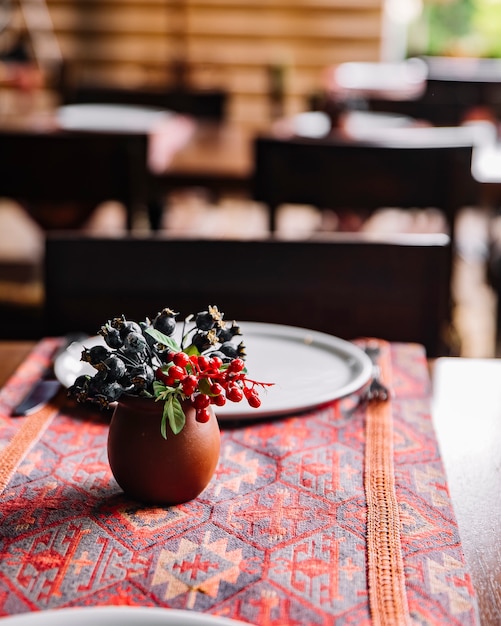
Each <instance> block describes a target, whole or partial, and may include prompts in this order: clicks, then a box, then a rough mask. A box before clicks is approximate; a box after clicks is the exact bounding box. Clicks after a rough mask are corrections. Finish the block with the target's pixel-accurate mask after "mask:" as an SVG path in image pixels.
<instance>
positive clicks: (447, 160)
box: [252, 128, 477, 245]
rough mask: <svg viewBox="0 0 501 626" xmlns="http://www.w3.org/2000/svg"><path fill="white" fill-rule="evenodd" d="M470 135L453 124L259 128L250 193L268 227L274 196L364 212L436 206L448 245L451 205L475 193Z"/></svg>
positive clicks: (273, 226) (279, 199) (277, 199)
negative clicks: (350, 130)
mask: <svg viewBox="0 0 501 626" xmlns="http://www.w3.org/2000/svg"><path fill="white" fill-rule="evenodd" d="M473 143H474V142H473V140H472V138H471V137H470V136H469V135H468V134H467V133H459V132H458V133H455V132H454V130H453V129H451V132H447V129H432V128H393V129H387V130H384V129H383V130H381V129H379V131H378V136H377V137H375V136H373V137H372V138H369V137H367V138H366V139H365V140H364V139H362V138H360V139H350V138H347V137H345V136H343V134H342V133H336V132H334V133H332V134H330V135H328V136H326V137H323V138H306V137H294V136H293V137H273V136H264V135H263V136H259V137H256V138H255V140H254V168H253V181H252V195H253V198H254V200H256V201H258V202H262V203H264V204H265V205H266V207H267V209H268V212H269V228H270V231H274V230H276V218H277V211H278V209H279V207H280V205H282V204H286V203H287V204H308V205H313V206H315V207H317V208H319V209H332V210H333V211H336V212H342V211H346V210H350V211H359V212H361V213H364V214H370V213H371V212H374V211H376V210H377V209H381V208H383V207H384V208H390V207H391V208H399V209H418V208H435V209H439V210H440V211H441V212H442V213H443V214H444V216H445V218H446V220H447V222H448V225H449V230H450V232H449V234H450V237H451V240H452V244H453V245H454V243H455V242H454V222H455V216H456V214H457V212H458V210H459V209H460V208H462V207H464V206H467V205H468V204H471V203H474V202H475V201H476V199H477V185H476V183H475V181H474V180H473V177H472V174H471V158H472V150H473Z"/></svg>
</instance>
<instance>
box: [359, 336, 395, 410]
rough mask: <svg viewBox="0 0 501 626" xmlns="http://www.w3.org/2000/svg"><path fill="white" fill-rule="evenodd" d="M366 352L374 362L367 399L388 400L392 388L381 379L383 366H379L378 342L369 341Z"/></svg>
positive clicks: (365, 348)
mask: <svg viewBox="0 0 501 626" xmlns="http://www.w3.org/2000/svg"><path fill="white" fill-rule="evenodd" d="M364 352H365V353H366V354H367V356H368V357H369V358H370V360H371V362H372V376H371V382H370V384H369V388H368V390H367V393H366V399H367V400H381V401H383V402H384V401H386V400H388V399H389V397H390V395H391V394H390V390H389V389H388V387H387V386H386V385H385V384H384V383H383V382H382V380H381V368H380V366H379V354H380V349H379V346H378V345H376V344H372V343H368V344H366V345H365V347H364Z"/></svg>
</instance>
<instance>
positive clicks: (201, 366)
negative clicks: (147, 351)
mask: <svg viewBox="0 0 501 626" xmlns="http://www.w3.org/2000/svg"><path fill="white" fill-rule="evenodd" d="M155 378H156V379H157V380H158V381H160V382H161V383H163V384H164V385H165V386H166V387H168V388H171V389H173V390H178V391H181V392H182V394H183V395H184V397H185V398H186V399H187V400H189V401H190V402H191V404H192V406H193V407H194V408H195V411H196V419H197V421H198V422H201V423H204V422H207V421H208V420H209V417H210V412H209V409H208V407H209V405H210V404H214V405H216V406H223V405H224V404H226V400H230V401H231V402H240V401H241V400H242V399H243V398H246V400H247V402H248V403H249V406H251V407H252V408H258V407H259V406H260V405H261V400H260V398H259V394H258V390H257V388H258V387H260V386H261V387H263V386H265V385H266V384H267V383H260V382H257V381H255V380H250V379H249V378H247V377H246V369H245V362H244V361H243V359H240V358H234V359H232V360H231V361H229V362H228V363H223V361H222V360H221V359H220V358H219V357H217V356H213V357H210V356H205V355H196V354H192V355H188V354H186V353H185V352H175V353H172V354H171V355H170V358H169V363H168V364H167V365H166V366H163V367H161V368H160V367H159V368H158V369H157V370H156V372H155Z"/></svg>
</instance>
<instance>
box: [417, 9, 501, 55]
mask: <svg viewBox="0 0 501 626" xmlns="http://www.w3.org/2000/svg"><path fill="white" fill-rule="evenodd" d="M415 54H417V55H419V54H426V55H433V56H477V57H501V0H423V10H422V13H421V15H420V17H419V18H418V19H417V20H416V22H415V23H414V24H412V25H411V27H410V30H409V56H412V55H415Z"/></svg>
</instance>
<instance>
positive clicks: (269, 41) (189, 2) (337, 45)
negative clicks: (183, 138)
mask: <svg viewBox="0 0 501 626" xmlns="http://www.w3.org/2000/svg"><path fill="white" fill-rule="evenodd" d="M47 4H48V6H49V9H50V12H51V16H52V21H53V23H54V27H55V31H56V34H57V37H58V41H59V44H60V47H61V49H62V52H63V56H64V58H65V59H67V60H68V61H69V62H70V63H72V64H74V66H75V67H78V73H79V77H80V78H82V79H83V80H88V81H91V80H92V81H93V82H96V81H99V82H103V83H106V84H110V83H111V84H124V85H127V86H129V85H134V84H157V85H158V84H165V83H166V82H167V83H169V82H172V81H173V73H172V62H173V61H174V60H175V59H178V58H182V59H183V60H184V61H185V62H186V66H187V68H188V82H189V83H190V84H192V85H193V86H198V87H217V88H224V89H226V90H228V92H229V93H230V111H229V115H230V117H231V118H233V119H235V120H238V121H243V122H251V123H252V122H255V121H256V120H260V119H261V120H263V119H267V118H269V115H270V104H269V98H268V92H269V85H270V82H269V68H270V66H273V65H275V66H280V67H282V69H283V70H284V81H285V82H284V85H285V91H286V100H285V112H287V113H295V112H297V111H300V110H304V109H305V108H306V107H307V106H308V105H307V99H308V97H309V96H310V95H311V93H312V92H314V91H315V90H316V89H318V87H319V83H320V78H321V74H322V70H323V69H324V68H325V67H326V66H327V65H329V64H332V63H337V62H342V61H350V60H365V61H371V60H377V59H379V58H380V52H381V30H382V28H381V22H382V4H383V0H252V1H250V2H245V3H244V2H241V1H240V0H47Z"/></svg>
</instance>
